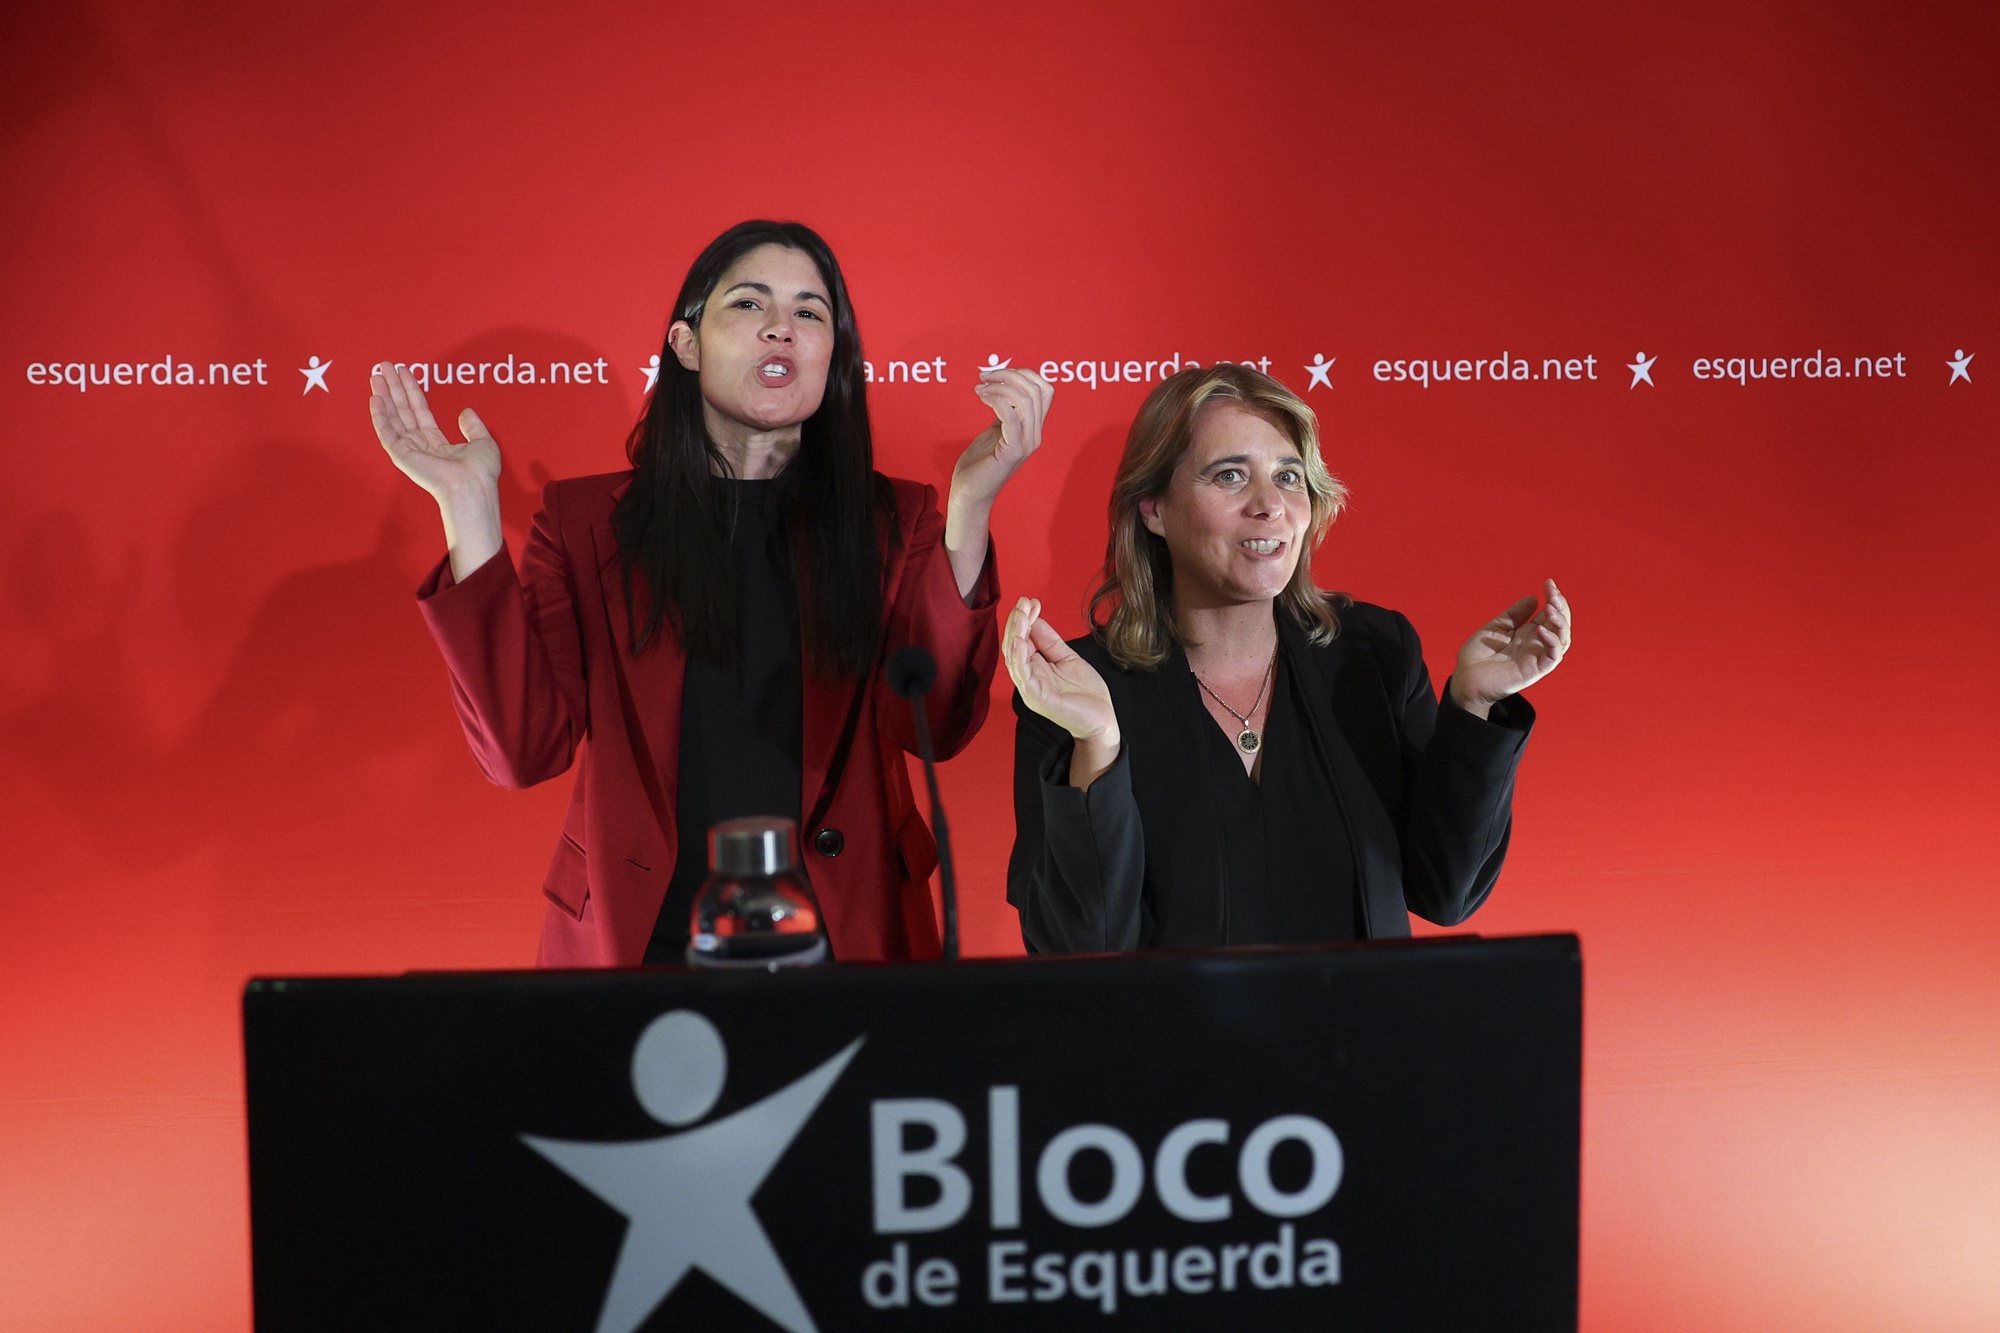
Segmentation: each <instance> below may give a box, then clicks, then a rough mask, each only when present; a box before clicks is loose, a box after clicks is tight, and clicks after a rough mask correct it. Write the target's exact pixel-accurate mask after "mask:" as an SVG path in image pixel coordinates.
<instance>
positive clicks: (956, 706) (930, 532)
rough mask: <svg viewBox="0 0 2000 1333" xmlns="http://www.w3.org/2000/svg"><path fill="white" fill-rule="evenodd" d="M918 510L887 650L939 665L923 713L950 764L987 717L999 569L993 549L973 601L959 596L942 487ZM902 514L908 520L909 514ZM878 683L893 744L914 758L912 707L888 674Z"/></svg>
mask: <svg viewBox="0 0 2000 1333" xmlns="http://www.w3.org/2000/svg"><path fill="white" fill-rule="evenodd" d="M899 507H900V506H899ZM913 508H914V510H915V513H914V519H913V521H906V522H905V537H906V540H907V547H906V549H905V551H904V554H903V562H904V564H903V576H902V578H901V579H900V580H898V582H897V585H896V594H895V600H894V601H893V602H892V603H891V604H890V606H889V608H888V614H887V617H886V626H887V639H886V641H885V644H884V647H885V650H886V652H887V653H888V654H890V655H893V654H894V653H895V652H896V651H897V650H898V649H900V648H903V647H905V646H906V645H911V644H914V645H916V646H917V647H920V648H923V649H924V650H925V651H927V652H929V653H930V655H931V656H932V657H933V658H935V659H936V660H937V682H936V683H935V684H934V685H932V686H931V692H930V694H929V695H928V696H926V698H925V700H924V714H925V719H926V721H927V722H928V723H929V725H930V732H931V746H932V748H933V749H934V751H935V752H936V755H937V757H938V758H939V759H948V758H950V757H951V756H952V755H954V754H957V753H958V752H959V751H960V750H961V749H963V748H964V747H965V744H966V742H967V741H969V740H971V739H972V737H973V736H974V735H975V734H976V733H977V732H978V731H979V728H980V725H981V724H982V723H983V722H985V720H986V709H987V705H988V703H989V701H990V699H991V697H992V692H993V673H994V670H995V669H996V668H997V667H998V665H999V663H1000V625H999V621H998V619H997V618H996V614H995V608H996V607H997V605H998V604H999V600H1000V574H999V564H998V560H997V559H996V557H995V555H994V553H993V548H992V546H991V545H990V544H989V545H988V546H987V551H986V563H985V565H984V566H983V567H982V568H981V569H980V572H979V581H978V582H977V583H975V584H974V585H973V588H972V595H971V598H970V599H969V600H968V599H967V598H965V597H961V596H959V592H958V580H957V579H956V578H954V577H953V576H952V572H951V560H950V558H949V557H948V556H947V555H946V554H945V549H944V519H943V517H942V516H941V515H940V514H939V513H938V507H937V488H936V487H934V486H930V485H925V486H924V487H923V488H922V498H921V499H920V500H919V501H918V502H917V503H916V504H915V505H914V506H913ZM902 514H903V517H904V519H906V520H907V519H909V517H910V516H909V511H908V510H907V509H906V510H903V511H902ZM875 686H876V689H877V690H879V691H880V692H881V698H880V699H878V701H877V709H876V712H877V715H878V716H879V717H881V718H882V719H883V721H884V725H885V726H886V728H887V730H888V732H889V735H890V737H891V739H892V740H893V741H894V742H895V744H897V745H898V746H900V747H901V748H902V749H904V750H906V751H909V752H911V753H915V752H916V748H917V741H916V729H915V726H914V724H913V723H912V721H911V719H910V706H909V704H907V703H905V702H904V701H903V700H902V699H900V698H898V697H897V696H896V695H895V693H894V692H893V691H892V690H890V688H889V685H888V681H887V679H886V676H885V675H878V679H877V680H876V683H875Z"/></svg>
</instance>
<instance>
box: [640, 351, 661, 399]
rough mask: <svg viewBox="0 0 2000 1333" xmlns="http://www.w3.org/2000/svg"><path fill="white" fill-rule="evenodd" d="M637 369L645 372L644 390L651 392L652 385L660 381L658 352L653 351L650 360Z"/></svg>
mask: <svg viewBox="0 0 2000 1333" xmlns="http://www.w3.org/2000/svg"><path fill="white" fill-rule="evenodd" d="M639 369H641V370H643V371H645V372H646V392H647V393H651V392H652V391H653V386H654V385H655V384H658V383H659V382H660V354H659V353H658V352H655V353H653V358H652V360H650V361H648V362H647V363H646V364H645V365H643V366H641V367H639Z"/></svg>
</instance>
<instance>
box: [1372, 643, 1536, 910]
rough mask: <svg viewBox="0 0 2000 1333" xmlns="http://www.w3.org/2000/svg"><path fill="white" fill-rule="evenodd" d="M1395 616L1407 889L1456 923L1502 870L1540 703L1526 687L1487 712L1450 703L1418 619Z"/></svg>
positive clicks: (1418, 903)
mask: <svg viewBox="0 0 2000 1333" xmlns="http://www.w3.org/2000/svg"><path fill="white" fill-rule="evenodd" d="M1395 622H1396V633H1397V637H1398V640H1399V647H1400V649H1401V651H1402V654H1403V664H1404V669H1403V672H1402V689H1401V698H1400V699H1399V700H1398V702H1397V709H1398V719H1397V720H1398V723H1399V730H1400V731H1401V735H1402V750H1403V771H1404V772H1405V773H1406V774H1407V775H1409V796H1408V800H1407V802H1406V806H1405V809H1404V810H1403V811H1402V818H1401V820H1400V823H1401V828H1400V829H1399V830H1398V832H1399V833H1400V835H1401V841H1402V851H1403V895H1404V898H1405V900H1406V901H1407V902H1408V904H1409V908H1410V910H1411V911H1412V912H1415V913H1416V914H1417V915H1418V916H1421V917H1423V918H1424V919H1425V920H1426V921H1431V922H1435V923H1436V924H1438V925H1441V926H1455V925H1458V924H1459V923H1460V922H1462V921H1464V920H1465V919H1466V918H1467V917H1469V916H1471V915H1472V914H1473V912H1474V911H1476V910H1477V909H1478V907H1479V905H1480V904H1481V903H1483V902H1485V901H1486V896H1487V895H1488V894H1490V893H1491V892H1492V891H1493V885H1494V883H1495V882H1496V881H1497V880H1498V879H1499V878H1500V865H1501V862H1502V861H1503V860H1505V858H1506V855H1507V840H1508V837H1509V834H1510V833H1511V831H1512V829H1513V806H1514V775H1515V772H1516V770H1517V769H1518V768H1519V766H1520V762H1521V754H1522V751H1523V749H1524V748H1525V747H1526V746H1527V743H1528V732H1529V731H1530V730H1531V729H1532V728H1533V726H1534V720H1535V710H1534V709H1533V707H1531V706H1530V705H1529V703H1528V701H1527V700H1526V699H1523V698H1521V697H1520V696H1519V695H1516V696H1514V697H1513V698H1511V699H1505V700H1502V701H1501V702H1500V703H1498V704H1495V705H1494V706H1493V709H1492V712H1491V717H1490V719H1488V720H1482V719H1480V718H1477V717H1474V716H1473V715H1472V714H1470V713H1468V712H1466V711H1465V710H1464V709H1462V708H1460V707H1458V705H1456V704H1454V703H1452V702H1451V701H1450V696H1449V693H1447V695H1446V697H1445V701H1444V703H1443V704H1440V703H1439V702H1438V696H1437V695H1436V694H1435V693H1433V691H1432V689H1431V678H1430V672H1429V671H1428V670H1427V669H1426V668H1425V666H1424V654H1423V648H1422V645H1421V644H1420V643H1419V642H1418V640H1417V632H1416V629H1415V628H1414V627H1413V626H1412V625H1411V624H1410V622H1409V620H1408V618H1407V617H1405V616H1402V615H1400V614H1398V615H1396V616H1395ZM1446 689H1447V691H1449V689H1450V683H1449V682H1446Z"/></svg>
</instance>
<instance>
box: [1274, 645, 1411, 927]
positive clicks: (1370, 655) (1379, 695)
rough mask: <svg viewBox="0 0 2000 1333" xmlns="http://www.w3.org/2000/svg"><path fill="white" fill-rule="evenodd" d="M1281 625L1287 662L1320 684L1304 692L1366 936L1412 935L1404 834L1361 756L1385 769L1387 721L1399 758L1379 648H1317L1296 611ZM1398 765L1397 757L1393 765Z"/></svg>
mask: <svg viewBox="0 0 2000 1333" xmlns="http://www.w3.org/2000/svg"><path fill="white" fill-rule="evenodd" d="M1278 632H1279V635H1280V637H1281V639H1282V640H1283V642H1284V645H1285V661H1286V665H1287V666H1288V667H1289V668H1290V669H1291V670H1293V671H1295V672H1297V673H1299V675H1298V678H1299V679H1300V680H1302V681H1311V682H1314V683H1316V685H1317V686H1318V688H1314V689H1308V690H1307V691H1306V692H1305V693H1306V698H1307V723H1308V725H1309V727H1310V728H1311V731H1312V734H1313V739H1314V741H1315V742H1316V743H1317V744H1318V746H1319V750H1320V754H1321V755H1322V756H1323V757H1324V759H1325V761H1326V763H1327V766H1328V768H1329V770H1330V776H1331V777H1332V779H1333V792H1334V799H1335V800H1336V801H1338V802H1339V803H1340V813H1341V818H1342V821H1343V822H1344V823H1345V824H1346V826H1347V840H1348V844H1349V847H1350V849H1351V851H1352V854H1353V857H1354V873H1355V875H1356V877H1357V879H1358V881H1359V883H1358V885H1357V887H1358V889H1359V895H1358V896H1359V899H1360V907H1361V928H1362V935H1363V937H1364V938H1367V939H1382V938H1384V937H1388V936H1400V935H1407V934H1409V922H1408V919H1407V915H1408V914H1407V910H1406V909H1404V908H1403V906H1402V886H1403V866H1402V850H1401V840H1400V839H1399V837H1398V836H1397V832H1396V827H1395V824H1394V823H1393V822H1392V821H1391V820H1390V818H1389V813H1388V809H1387V807H1386V806H1385V805H1384V803H1383V802H1382V801H1381V800H1379V799H1371V798H1373V797H1375V796H1376V794H1377V791H1378V787H1377V783H1376V781H1375V779H1374V778H1373V777H1372V776H1371V774H1370V772H1369V769H1368V767H1366V766H1365V765H1364V763H1363V758H1362V756H1363V755H1366V756H1367V757H1368V758H1369V759H1371V760H1375V761H1377V768H1378V769H1379V768H1380V763H1379V760H1380V755H1379V753H1378V752H1379V750H1380V748H1381V745H1382V742H1383V738H1384V728H1387V729H1388V730H1387V741H1388V743H1389V745H1390V746H1391V747H1392V748H1391V750H1390V754H1391V757H1392V759H1393V757H1394V749H1393V747H1394V744H1395V737H1394V730H1393V721H1392V719H1391V718H1390V717H1389V716H1388V714H1387V712H1386V708H1387V696H1386V694H1384V692H1383V689H1382V682H1381V668H1380V664H1379V663H1377V662H1376V660H1375V653H1374V649H1373V647H1372V646H1371V645H1369V644H1368V643H1366V642H1365V641H1363V640H1360V639H1355V638H1349V637H1347V636H1345V635H1343V636H1342V637H1340V638H1337V639H1335V640H1334V641H1333V642H1332V643H1331V644H1328V645H1326V646H1324V647H1315V646H1313V644H1311V643H1310V642H1309V641H1308V640H1307V639H1306V636H1305V632H1304V631H1303V630H1301V629H1299V628H1298V627H1297V626H1296V625H1295V624H1293V623H1292V619H1291V617H1290V616H1280V617H1278ZM1336 701H1338V704H1339V707H1338V709H1337V710H1336V707H1335V703H1336ZM1339 718H1347V719H1349V724H1348V728H1347V729H1345V730H1344V729H1343V728H1342V727H1341V725H1340V722H1339V721H1338V719H1339ZM1350 733H1351V734H1350ZM1357 751H1358V752H1357ZM1395 767H1396V765H1395V764H1394V763H1391V765H1390V766H1389V770H1388V771H1389V772H1393V771H1394V770H1395Z"/></svg>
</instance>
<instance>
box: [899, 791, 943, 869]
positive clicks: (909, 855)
mask: <svg viewBox="0 0 2000 1333" xmlns="http://www.w3.org/2000/svg"><path fill="white" fill-rule="evenodd" d="M896 856H897V859H898V860H900V861H901V862H902V863H903V878H904V879H906V880H929V879H930V877H931V872H932V871H933V870H936V869H937V864H938V858H937V842H936V840H935V839H933V838H932V837H931V831H930V829H929V828H927V827H925V825H924V819H923V816H922V815H920V814H918V813H917V812H916V808H915V807H914V806H913V807H911V809H910V812H909V813H908V814H906V815H904V816H903V826H902V827H901V828H899V829H897V830H896Z"/></svg>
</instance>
